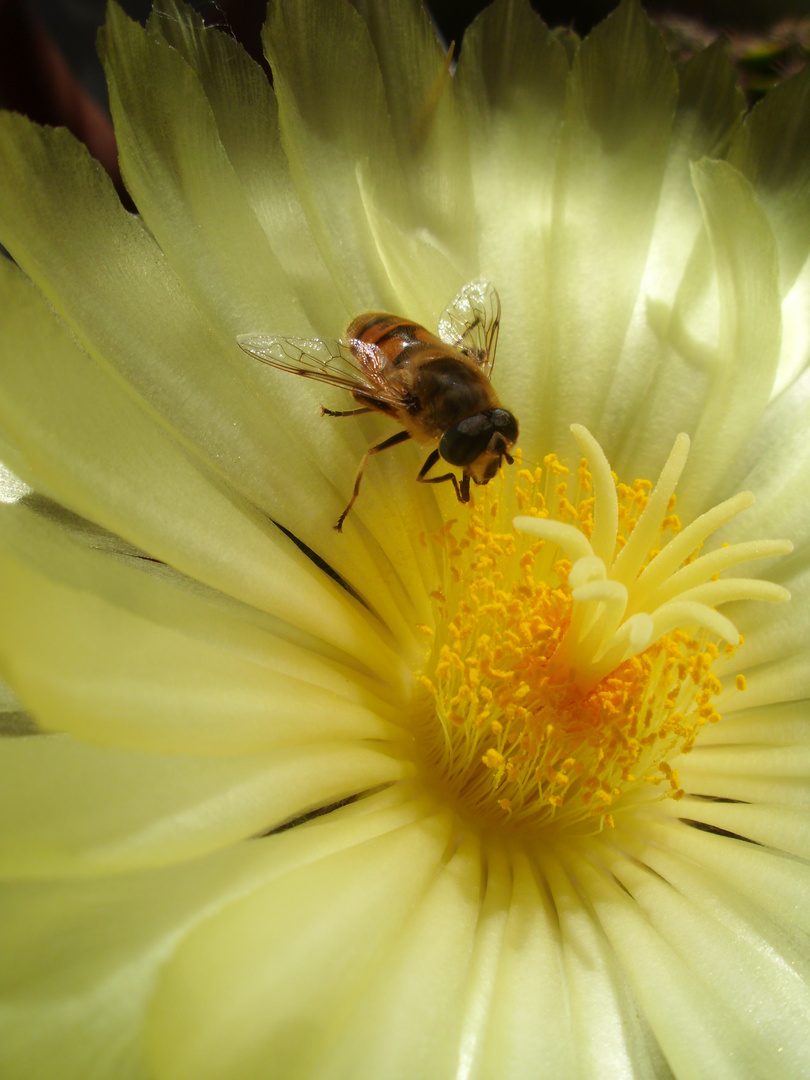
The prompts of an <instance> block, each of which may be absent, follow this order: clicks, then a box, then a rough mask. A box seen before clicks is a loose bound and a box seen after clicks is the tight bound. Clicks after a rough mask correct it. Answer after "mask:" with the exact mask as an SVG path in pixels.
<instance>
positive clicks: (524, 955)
mask: <svg viewBox="0 0 810 1080" xmlns="http://www.w3.org/2000/svg"><path fill="white" fill-rule="evenodd" d="M512 872H513V883H512V895H511V899H510V900H509V902H508V916H507V923H506V928H505V931H504V936H503V945H502V950H501V955H500V959H499V965H498V972H497V977H496V982H495V986H494V989H493V992H492V1000H491V1003H490V1011H489V1017H488V1020H487V1023H486V1027H485V1029H484V1030H485V1035H484V1046H483V1051H482V1053H481V1066H480V1074H479V1075H480V1076H481V1077H482V1078H486V1080H497V1078H498V1077H502V1076H509V1077H510V1078H513V1080H559V1078H560V1077H563V1076H571V1075H574V1059H575V1054H576V1048H575V1046H574V1043H573V1038H572V1033H571V1025H570V1020H569V1015H568V1001H567V994H566V993H564V992H561V991H562V988H563V987H564V985H565V982H564V980H565V975H564V972H563V967H562V953H561V941H560V931H559V928H558V925H557V919H556V914H555V911H554V909H553V906H552V905H551V903H550V901H549V897H548V894H547V892H546V890H545V888H544V886H543V885H542V883H538V880H537V878H536V876H535V873H534V871H533V869H532V863H531V861H530V860H529V859H528V858H527V857H526V855H525V854H524V853H522V852H520V851H517V852H515V854H514V856H513V859H512Z"/></svg>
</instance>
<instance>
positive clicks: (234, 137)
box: [138, 0, 355, 334]
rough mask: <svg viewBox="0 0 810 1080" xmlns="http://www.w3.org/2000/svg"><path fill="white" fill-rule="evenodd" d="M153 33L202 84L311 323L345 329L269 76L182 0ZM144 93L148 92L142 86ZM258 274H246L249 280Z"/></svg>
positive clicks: (284, 317)
mask: <svg viewBox="0 0 810 1080" xmlns="http://www.w3.org/2000/svg"><path fill="white" fill-rule="evenodd" d="M148 28H149V30H150V32H151V33H152V34H154V35H158V36H160V37H161V38H163V40H165V41H166V42H168V44H170V45H171V46H172V48H173V49H176V50H177V51H178V52H179V53H181V55H182V56H183V59H184V60H185V61H186V63H187V64H189V66H190V67H191V68H192V70H193V71H194V74H195V75H196V77H197V79H198V80H199V82H200V84H201V86H202V89H203V91H204V95H205V99H206V100H207V102H208V104H209V106H210V108H211V112H212V114H213V117H214V120H215V121H216V125H217V134H218V136H219V139H220V140H221V142H222V147H223V149H224V150H225V153H226V154H227V155H228V161H229V162H230V164H231V166H232V168H233V170H234V173H235V174H236V176H237V177H238V178H239V181H240V183H241V185H242V188H243V191H244V195H245V198H246V199H247V201H248V203H249V205H250V207H251V209H252V210H253V213H254V214H255V215H256V218H257V220H258V221H259V223H260V225H261V226H262V229H263V230H264V233H265V236H266V237H267V243H268V244H269V245H270V247H271V249H272V251H273V255H274V256H275V258H276V259H277V260H278V262H279V264H280V266H281V268H282V270H283V271H284V274H285V276H286V279H287V281H288V282H289V283H290V285H291V286H292V288H293V289H294V291H295V295H296V297H297V298H298V299H299V300H300V304H301V307H302V309H303V312H304V314H305V316H306V320H307V322H308V323H309V325H310V326H311V327H312V329H313V331H315V332H318V333H324V334H326V333H329V332H330V330H332V329H333V328H334V327H339V328H341V329H342V328H343V326H344V325H345V323H346V320H347V317H348V315H354V314H355V313H354V312H347V311H346V309H345V308H344V307H343V306H342V305H341V304H340V301H339V299H338V297H337V294H336V292H335V287H334V285H333V282H332V279H331V277H330V275H329V274H328V272H327V270H326V267H325V266H324V264H323V260H322V259H321V257H320V255H319V253H318V250H317V248H316V246H315V242H314V239H313V236H312V232H311V231H310V228H309V225H308V223H307V220H306V218H305V217H304V213H303V211H302V209H301V204H300V202H299V201H298V194H297V192H296V190H295V186H294V184H293V182H292V178H291V176H290V169H289V165H288V164H287V157H286V155H285V153H284V150H283V149H282V147H281V137H280V133H279V126H278V103H277V101H276V97H275V94H274V93H273V90H272V88H271V86H270V83H269V81H268V79H267V76H266V74H265V73H264V71H262V69H261V68H260V67H259V65H258V64H256V63H254V61H253V60H251V59H250V57H249V56H248V55H247V53H246V52H245V50H244V49H243V48H242V47H241V46H240V45H239V44H238V42H236V41H235V40H234V39H233V38H232V37H231V36H230V35H229V34H227V33H224V32H223V31H221V30H217V29H216V28H214V27H206V26H205V25H204V24H203V21H202V18H201V17H200V16H199V15H198V14H197V12H196V11H195V10H194V9H193V8H192V7H190V6H189V5H186V4H184V3H183V2H182V0H176V2H174V0H165V2H164V3H162V4H161V10H160V11H155V12H153V14H152V16H151V17H150V19H149V23H148ZM138 86H139V88H140V90H141V91H143V89H144V86H143V79H142V78H139V79H138ZM164 92H165V91H164ZM171 111H172V112H174V113H176V112H178V111H179V112H180V114H181V115H180V117H178V118H176V119H174V122H175V123H184V122H186V121H185V117H184V115H183V114H184V110H176V109H172V110H171ZM166 120H167V122H168V121H169V120H172V117H167V118H166ZM148 134H149V133H148V132H145V133H144V135H145V136H148ZM170 149H171V148H170ZM172 155H174V150H173V149H172ZM251 269H252V268H251V267H250V266H248V267H245V270H246V271H247V272H248V274H249V273H250V272H251ZM223 284H227V283H223ZM265 304H266V305H267V309H266V313H265V314H266V318H267V327H270V325H271V321H272V320H271V316H272V315H273V307H274V306H275V305H276V298H275V297H274V296H268V297H266V298H265ZM276 314H277V315H278V318H279V320H280V321H279V322H278V323H277V324H276V325H277V327H278V329H279V330H281V331H282V332H285V333H293V332H295V333H304V332H305V326H306V323H301V324H300V325H299V324H298V323H297V321H296V324H295V325H293V322H292V321H290V313H289V312H286V311H282V312H280V313H278V312H277V313H276ZM257 328H258V327H257Z"/></svg>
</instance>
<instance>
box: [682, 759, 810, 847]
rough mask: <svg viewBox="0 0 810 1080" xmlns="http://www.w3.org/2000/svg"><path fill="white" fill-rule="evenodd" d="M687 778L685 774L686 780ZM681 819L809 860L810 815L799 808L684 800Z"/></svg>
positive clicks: (758, 803)
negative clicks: (698, 822) (722, 830)
mask: <svg viewBox="0 0 810 1080" xmlns="http://www.w3.org/2000/svg"><path fill="white" fill-rule="evenodd" d="M687 775H688V774H684V778H685V777H686V776H687ZM678 813H679V816H681V817H684V818H689V819H690V820H693V821H703V822H705V823H706V824H707V825H711V826H713V827H714V828H717V829H724V830H726V831H727V832H731V833H734V834H735V835H736V836H741V837H743V838H744V839H746V840H750V841H752V842H753V843H755V844H763V845H764V846H766V847H772V848H774V849H775V850H777V851H785V852H788V853H789V854H791V855H799V856H801V857H802V858H805V859H806V858H807V857H808V855H810V822H808V817H807V812H806V811H805V810H802V809H799V808H796V807H782V806H768V805H766V804H763V803H760V802H757V803H756V804H755V805H746V804H744V803H723V802H703V801H701V800H694V799H689V798H685V799H681V801H680V802H679V803H678Z"/></svg>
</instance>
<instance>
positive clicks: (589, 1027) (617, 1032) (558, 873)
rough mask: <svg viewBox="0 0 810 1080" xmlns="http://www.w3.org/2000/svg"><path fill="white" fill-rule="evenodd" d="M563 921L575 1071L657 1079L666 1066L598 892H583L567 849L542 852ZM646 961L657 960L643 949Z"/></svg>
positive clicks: (541, 860) (553, 899) (540, 856)
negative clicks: (602, 916) (603, 923)
mask: <svg viewBox="0 0 810 1080" xmlns="http://www.w3.org/2000/svg"><path fill="white" fill-rule="evenodd" d="M536 854H537V860H538V862H539V864H540V867H541V868H542V871H543V873H544V876H545V879H546V882H547V887H548V889H549V893H550V897H551V903H552V905H553V908H554V910H555V912H556V916H557V919H558V920H559V928H560V947H561V957H562V964H563V970H564V973H565V986H566V999H567V1008H568V1013H569V1016H570V1021H569V1023H570V1028H571V1034H570V1047H571V1052H572V1055H573V1057H574V1068H575V1069H576V1071H577V1073H578V1074H580V1075H583V1076H604V1075H606V1074H607V1075H608V1076H611V1077H617V1078H621V1080H625V1078H627V1080H636V1078H644V1080H657V1078H658V1077H659V1076H661V1075H662V1073H664V1075H666V1074H665V1071H664V1070H665V1068H666V1066H665V1062H664V1060H663V1058H662V1055H661V1051H660V1049H659V1048H658V1046H657V1044H656V1041H655V1038H654V1037H653V1035H652V1032H651V1031H650V1028H649V1026H648V1019H647V1017H646V1015H645V1011H644V1010H642V1009H640V1008H639V1004H640V1003H639V1002H638V1001H637V1000H636V999H635V997H634V995H633V991H632V989H631V984H630V983H629V981H628V978H627V974H626V972H625V971H624V970H623V968H622V964H621V962H620V960H619V959H618V958H617V956H616V953H615V951H614V947H613V943H612V942H611V941H610V940H609V939H608V938H607V937H606V936H605V934H604V932H603V930H602V929H601V927H600V926H599V923H598V921H597V920H596V919H594V914H593V909H592V905H593V903H594V902H595V900H597V899H598V897H597V896H595V895H594V893H595V890H592V889H591V888H590V887H588V888H582V886H581V882H580V875H579V871H578V868H577V869H576V870H574V869H569V863H570V860H569V853H568V852H567V850H559V851H557V852H554V853H552V852H548V851H542V850H538V851H537V853H536ZM638 952H639V954H640V956H643V957H644V962H654V960H655V954H654V953H653V954H652V955H649V954H648V952H647V950H646V949H643V948H641V947H639V949H638Z"/></svg>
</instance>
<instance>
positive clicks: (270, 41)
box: [264, 0, 429, 321]
mask: <svg viewBox="0 0 810 1080" xmlns="http://www.w3.org/2000/svg"><path fill="white" fill-rule="evenodd" d="M264 43H265V48H266V50H267V54H268V59H269V60H270V65H271V67H272V69H273V78H274V86H275V91H276V95H277V97H278V103H279V120H280V126H281V136H282V144H283V146H284V148H285V150H286V153H287V157H288V160H289V162H290V171H291V174H292V177H293V180H294V182H295V185H296V189H297V191H298V194H299V197H300V199H301V204H302V206H303V208H304V212H305V213H306V215H307V218H308V220H309V222H310V226H311V228H312V230H313V234H314V235H315V239H316V243H317V244H318V247H319V249H320V251H321V255H322V257H323V259H324V262H325V263H326V265H327V267H328V268H329V270H330V273H331V274H332V276H333V279H334V281H335V284H336V287H337V289H338V293H339V295H340V297H341V299H342V301H343V303H344V305H345V306H346V309H347V311H349V312H352V313H355V312H357V311H361V310H363V309H364V308H366V309H370V310H374V309H378V310H388V311H391V310H394V311H395V310H396V308H397V306H398V303H399V302H401V299H402V298H401V297H399V296H398V295H397V293H396V292H395V291H394V290H393V289H392V287H391V282H390V279H389V277H388V274H387V272H386V269H385V262H384V260H383V259H382V258H381V254H380V251H379V249H378V244H377V237H375V234H374V232H373V230H372V229H371V228H370V226H369V223H368V219H367V214H366V211H365V208H364V205H363V199H362V195H361V191H360V189H359V185H358V176H359V171H358V170H359V169H364V170H367V173H366V175H368V176H370V177H371V178H373V179H372V180H370V182H372V183H373V185H374V190H375V194H377V195H379V197H380V198H381V206H384V207H385V211H386V213H387V215H388V216H390V217H391V218H392V219H393V221H394V222H404V221H407V220H408V209H407V195H406V193H405V190H404V182H403V178H402V173H401V169H400V164H399V156H398V153H397V150H396V147H395V144H394V140H393V136H392V133H391V125H390V120H389V118H388V115H387V109H386V104H385V93H384V89H383V84H382V77H381V75H380V69H379V64H378V62H377V58H376V55H375V53H374V49H373V46H372V43H371V40H370V38H369V34H368V31H367V29H366V27H365V24H364V23H363V21H362V19H361V17H360V15H359V13H358V12H357V11H356V10H355V9H354V8H353V7H352V6H351V5H350V4H349V3H348V0H328V2H327V3H320V4H318V5H316V4H314V3H311V2H309V0H294V2H293V3H288V4H283V5H274V6H273V7H272V8H271V9H270V14H269V18H268V21H267V24H266V26H265V30H264ZM347 56H351V57H352V62H351V64H347V63H346V57H347ZM372 148H373V151H372ZM366 162H367V164H366ZM324 177H328V183H324V182H323V178H324ZM423 314H426V313H423V312H421V311H418V310H414V311H413V312H412V315H413V317H415V318H418V319H420V320H421V319H422V318H423ZM424 321H429V320H427V319H425V320H424Z"/></svg>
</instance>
